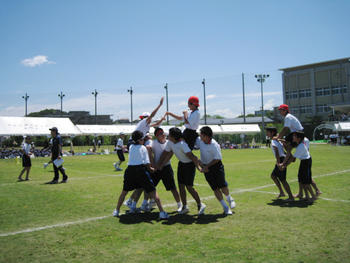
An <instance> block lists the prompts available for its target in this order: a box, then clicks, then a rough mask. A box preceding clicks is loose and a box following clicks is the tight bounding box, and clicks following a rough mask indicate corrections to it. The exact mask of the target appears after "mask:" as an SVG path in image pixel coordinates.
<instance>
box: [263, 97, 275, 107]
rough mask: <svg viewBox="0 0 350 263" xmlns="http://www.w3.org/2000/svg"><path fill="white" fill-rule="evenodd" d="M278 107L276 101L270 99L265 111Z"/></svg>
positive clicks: (265, 105) (265, 104)
mask: <svg viewBox="0 0 350 263" xmlns="http://www.w3.org/2000/svg"><path fill="white" fill-rule="evenodd" d="M274 106H276V103H275V100H274V99H269V100H268V101H267V102H266V103H264V110H272V108H273V107H274Z"/></svg>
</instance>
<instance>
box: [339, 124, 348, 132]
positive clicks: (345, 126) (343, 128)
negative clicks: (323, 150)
mask: <svg viewBox="0 0 350 263" xmlns="http://www.w3.org/2000/svg"><path fill="white" fill-rule="evenodd" d="M337 130H338V131H339V132H350V122H339V123H338V125H337Z"/></svg>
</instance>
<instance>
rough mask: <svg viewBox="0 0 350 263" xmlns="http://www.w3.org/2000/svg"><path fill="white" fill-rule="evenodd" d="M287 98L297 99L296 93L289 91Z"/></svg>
mask: <svg viewBox="0 0 350 263" xmlns="http://www.w3.org/2000/svg"><path fill="white" fill-rule="evenodd" d="M289 98H290V99H297V98H298V91H296V90H295V91H291V92H290V93H289Z"/></svg>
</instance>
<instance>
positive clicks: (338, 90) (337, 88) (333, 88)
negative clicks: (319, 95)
mask: <svg viewBox="0 0 350 263" xmlns="http://www.w3.org/2000/svg"><path fill="white" fill-rule="evenodd" d="M341 90H342V88H341V87H339V86H335V87H332V95H335V94H341Z"/></svg>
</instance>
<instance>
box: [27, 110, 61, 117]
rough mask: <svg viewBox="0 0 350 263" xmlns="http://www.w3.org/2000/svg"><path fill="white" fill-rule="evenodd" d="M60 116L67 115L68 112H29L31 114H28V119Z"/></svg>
mask: <svg viewBox="0 0 350 263" xmlns="http://www.w3.org/2000/svg"><path fill="white" fill-rule="evenodd" d="M61 114H63V115H68V112H65V111H63V112H62V113H61V111H60V110H56V109H45V110H42V111H38V112H31V113H29V114H28V117H46V116H60V115H61Z"/></svg>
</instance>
